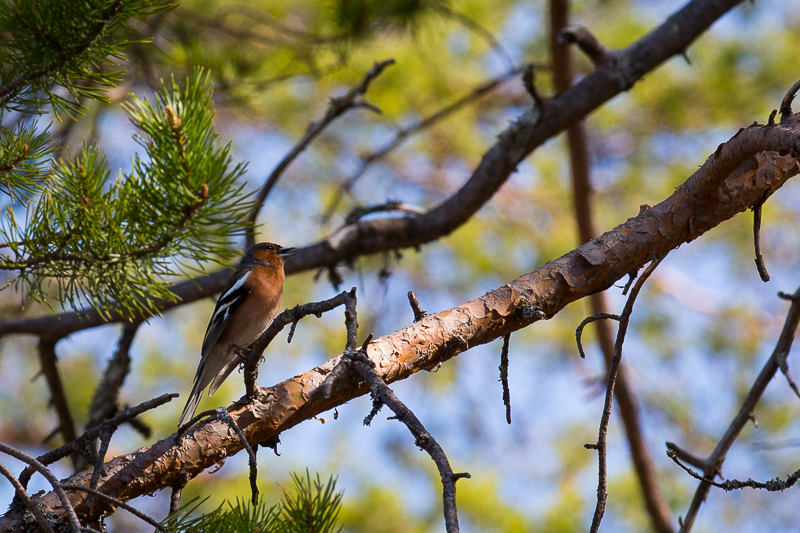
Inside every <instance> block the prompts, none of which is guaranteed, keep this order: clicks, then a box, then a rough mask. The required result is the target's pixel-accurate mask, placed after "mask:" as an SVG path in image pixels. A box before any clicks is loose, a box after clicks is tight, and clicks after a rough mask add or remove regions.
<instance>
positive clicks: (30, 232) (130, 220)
mask: <svg viewBox="0 0 800 533" xmlns="http://www.w3.org/2000/svg"><path fill="white" fill-rule="evenodd" d="M211 98H212V89H211V80H210V79H209V77H208V75H205V74H203V73H202V72H200V71H199V70H198V71H196V72H195V74H194V75H193V76H192V77H191V78H190V79H189V80H187V82H186V88H185V90H183V91H182V90H181V89H180V88H179V87H178V85H177V84H176V83H175V81H174V80H172V82H171V83H170V84H165V86H164V88H163V90H162V91H161V92H160V93H159V94H157V95H156V96H155V100H154V102H153V103H151V102H150V101H148V100H141V99H138V98H136V97H132V100H131V102H130V103H129V104H127V105H126V106H125V109H126V111H127V112H128V113H129V115H130V117H131V121H132V122H133V124H134V125H135V126H136V127H137V128H138V129H139V130H140V132H141V134H140V135H139V136H137V140H138V141H139V143H140V144H141V145H142V146H143V147H144V149H145V151H146V153H147V155H148V159H147V160H143V159H141V158H139V157H138V156H136V157H135V158H134V160H133V163H132V169H131V171H130V172H127V173H123V174H122V175H121V176H119V177H118V178H117V179H113V180H112V179H111V169H110V167H109V165H108V162H107V161H106V158H105V156H104V155H103V154H102V153H101V152H100V150H99V149H98V148H97V146H95V145H85V146H84V147H83V150H81V153H80V154H78V155H77V156H76V157H74V158H70V159H66V160H65V159H59V160H57V161H55V162H54V163H53V165H52V167H51V168H50V171H49V174H48V176H47V185H46V186H45V187H44V189H43V190H42V192H41V195H40V197H39V199H38V200H37V201H36V202H35V205H33V206H32V207H30V208H29V209H28V210H27V214H26V215H27V216H26V219H25V220H24V222H18V221H17V219H16V218H15V216H14V211H13V210H10V209H9V210H7V213H8V217H7V220H6V223H5V224H4V227H2V228H0V238H2V239H3V240H4V241H5V245H6V246H7V247H8V249H9V250H10V251H11V253H10V254H6V256H5V257H2V258H0V269H4V270H15V271H17V272H18V276H17V278H16V280H15V281H17V282H18V284H22V285H23V286H24V288H25V289H26V290H27V291H28V293H29V294H30V295H31V296H32V297H33V298H35V299H37V300H41V301H46V300H47V296H48V289H50V288H51V286H50V284H48V283H47V281H48V280H49V279H52V280H54V282H55V283H54V285H55V288H56V291H55V293H56V295H57V297H58V300H59V301H60V302H62V303H64V304H67V305H69V306H72V307H74V308H78V307H81V306H82V305H85V304H86V303H87V302H88V303H90V304H92V305H95V306H99V305H101V304H111V303H113V304H114V305H115V307H116V308H117V309H120V310H122V311H125V312H131V313H133V312H136V311H148V310H151V306H152V300H153V299H154V298H174V296H173V295H172V293H171V292H170V291H169V290H168V289H167V287H166V285H165V282H166V278H167V277H169V276H172V275H175V274H180V273H184V272H185V271H186V270H187V269H191V268H193V267H194V266H195V265H199V264H200V263H202V262H206V261H220V260H223V259H227V258H229V257H230V256H231V255H232V253H233V252H232V248H231V244H232V239H233V238H235V237H236V236H240V235H242V234H244V232H245V229H246V215H247V213H248V211H249V210H250V209H251V208H252V204H251V202H249V201H248V200H247V195H246V194H244V192H243V190H242V188H243V185H241V184H237V181H238V178H240V177H241V175H242V174H243V172H244V165H242V164H234V163H233V161H232V158H231V155H230V145H229V144H228V145H221V144H220V143H219V139H218V137H219V135H218V133H217V132H216V131H215V129H214V125H213V118H214V107H213V105H212V100H211Z"/></svg>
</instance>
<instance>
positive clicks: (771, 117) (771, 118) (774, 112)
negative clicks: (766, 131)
mask: <svg viewBox="0 0 800 533" xmlns="http://www.w3.org/2000/svg"><path fill="white" fill-rule="evenodd" d="M777 114H778V110H777V109H773V110H772V113H770V114H769V119H768V120H767V126H774V125H775V116H776V115H777Z"/></svg>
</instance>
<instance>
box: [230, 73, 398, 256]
mask: <svg viewBox="0 0 800 533" xmlns="http://www.w3.org/2000/svg"><path fill="white" fill-rule="evenodd" d="M393 64H394V59H388V60H386V61H381V62H380V63H375V65H373V67H372V69H370V71H369V72H367V74H366V75H365V76H364V79H362V80H361V83H359V84H358V85H356V86H355V87H353V88H352V89H350V90H349V91H347V93H346V94H344V95H343V96H339V97H336V98H331V101H330V105H329V106H328V110H327V111H326V112H325V116H324V117H322V118H321V119H320V120H319V121H317V122H312V123H311V124H309V126H308V129H307V130H306V133H305V135H303V138H302V139H300V141H298V143H297V144H296V145H295V146H294V147H293V148H292V149H291V151H289V153H288V154H286V156H284V158H283V159H282V160H281V161H280V163H278V165H277V166H276V167H275V169H274V170H273V171H272V173H271V174H270V175H269V177H268V178H267V180H266V182H265V183H264V186H263V187H262V188H261V190H260V191H258V195H256V198H255V206H254V207H253V210H252V211H251V212H250V215H249V216H248V217H247V221H248V222H249V223H250V224H251V227H250V229H249V231H248V233H247V239H246V240H247V243H246V247H247V248H249V247H250V246H252V245H253V244H255V235H256V233H255V223H256V219H258V213H259V212H260V211H261V208H262V207H263V206H264V201H265V200H266V199H267V196H268V195H269V193H270V191H271V190H272V188H273V187H274V186H275V184H276V183H277V182H278V180H279V179H280V177H281V175H282V174H283V172H284V171H285V170H286V168H287V167H288V166H289V165H290V164H291V162H292V161H294V160H295V159H296V158H297V156H298V155H300V153H301V152H302V151H303V150H305V149H306V147H307V146H308V145H309V144H310V143H311V141H313V140H314V138H316V137H317V136H318V135H319V134H320V133H322V131H323V130H324V129H325V128H326V127H328V125H329V124H330V123H331V122H333V121H334V120H336V118H338V117H339V116H341V115H342V114H343V113H344V112H345V111H347V110H348V109H353V108H356V107H367V106H366V105H365V103H364V102H362V101H360V100H358V97H359V96H361V95H363V94H364V93H366V92H367V88H369V84H370V83H371V82H372V80H374V79H375V78H377V77H378V76H379V75H380V73H381V72H383V70H384V69H385V68H386V67H388V66H389V65H393ZM369 107H370V109H373V110H375V108H374V106H369Z"/></svg>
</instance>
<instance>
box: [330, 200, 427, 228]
mask: <svg viewBox="0 0 800 533" xmlns="http://www.w3.org/2000/svg"><path fill="white" fill-rule="evenodd" d="M387 211H401V212H403V213H409V214H411V215H424V214H425V210H424V209H422V208H421V207H417V206H415V205H410V204H404V203H403V202H398V201H396V200H395V201H389V202H384V203H382V204H378V205H370V206H366V207H357V208H356V209H353V210H352V211H351V212H350V214H349V215H347V216H346V217H345V219H344V223H345V225H346V226H349V225H350V224H355V223H356V222H358V221H359V220H361V219H362V218H364V217H365V216H367V215H371V214H373V213H385V212H387Z"/></svg>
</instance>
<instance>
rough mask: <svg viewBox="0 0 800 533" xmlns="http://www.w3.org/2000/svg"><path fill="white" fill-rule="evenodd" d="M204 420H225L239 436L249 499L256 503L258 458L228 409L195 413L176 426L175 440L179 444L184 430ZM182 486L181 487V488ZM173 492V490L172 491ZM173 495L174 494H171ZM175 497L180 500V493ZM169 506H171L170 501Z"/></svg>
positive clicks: (220, 408)
mask: <svg viewBox="0 0 800 533" xmlns="http://www.w3.org/2000/svg"><path fill="white" fill-rule="evenodd" d="M204 419H205V421H206V422H210V421H213V420H219V421H221V422H225V423H226V424H227V425H228V427H229V428H231V429H232V430H233V431H234V433H236V435H237V436H238V437H239V441H240V442H241V443H242V446H243V447H244V449H245V450H246V451H247V457H248V460H249V465H250V501H251V502H252V504H253V505H256V504H258V484H257V480H258V458H257V456H256V452H255V450H254V449H253V447H252V446H250V443H249V442H247V439H246V438H245V436H244V432H243V431H242V428H240V427H239V426H238V425H236V421H235V420H234V419H233V417H231V415H230V414H228V411H227V410H226V409H225V408H224V407H218V408H216V409H209V410H208V411H203V412H202V413H200V414H197V415H195V416H194V417H193V418H192V419H191V420H189V421H188V422H187V423H185V424H184V425H182V426H181V427H180V428H178V432H177V433H175V442H177V443H178V444H180V442H181V440H182V439H183V435H184V434H185V433H186V431H187V430H188V429H189V428H190V427H192V426H194V425H195V424H197V423H198V422H200V421H201V420H204ZM182 489H183V487H181V490H182ZM173 494H174V491H173ZM173 497H174V496H173ZM177 499H178V500H180V494H179V495H178V496H177ZM170 506H172V502H170Z"/></svg>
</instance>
